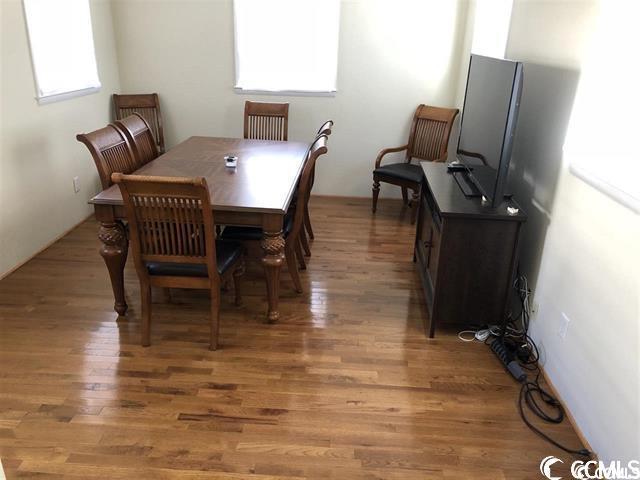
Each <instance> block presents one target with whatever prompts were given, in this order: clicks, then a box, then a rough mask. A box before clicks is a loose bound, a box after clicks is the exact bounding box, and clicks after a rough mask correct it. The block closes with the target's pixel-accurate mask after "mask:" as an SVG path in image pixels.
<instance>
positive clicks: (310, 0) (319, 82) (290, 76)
mask: <svg viewBox="0 0 640 480" xmlns="http://www.w3.org/2000/svg"><path fill="white" fill-rule="evenodd" d="M234 14H235V36H236V45H235V46H236V88H238V89H241V90H249V91H251V90H258V91H272V92H287V91H292V92H334V91H335V90H336V76H337V68H338V34H339V27H340V0H234Z"/></svg>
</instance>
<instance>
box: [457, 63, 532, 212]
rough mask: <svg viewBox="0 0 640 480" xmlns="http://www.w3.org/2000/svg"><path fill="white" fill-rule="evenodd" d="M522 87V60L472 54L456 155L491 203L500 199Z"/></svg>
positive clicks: (480, 192) (495, 203)
mask: <svg viewBox="0 0 640 480" xmlns="http://www.w3.org/2000/svg"><path fill="white" fill-rule="evenodd" d="M521 91H522V64H521V63H519V62H513V61H511V60H502V59H497V58H490V57H484V56H481V55H471V61H470V63H469V74H468V76H467V89H466V92H465V97H464V107H463V110H462V120H461V122H460V136H459V137H458V148H457V155H458V159H459V160H460V161H461V162H462V163H464V164H465V165H467V166H468V167H469V178H470V180H471V181H472V182H473V183H474V184H475V186H476V187H477V189H478V193H479V194H481V195H484V196H485V197H486V198H487V199H488V200H489V201H491V203H492V205H493V206H498V205H499V204H500V203H502V200H503V195H504V185H505V183H506V180H507V173H508V169H509V160H510V158H511V149H512V141H513V136H514V135H515V128H516V121H517V117H518V107H519V103H520V94H521Z"/></svg>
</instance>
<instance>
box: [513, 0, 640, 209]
mask: <svg viewBox="0 0 640 480" xmlns="http://www.w3.org/2000/svg"><path fill="white" fill-rule="evenodd" d="M599 6H600V11H599V16H598V20H597V24H596V26H595V29H594V33H593V36H592V38H591V44H590V48H589V50H588V52H587V56H586V59H585V61H584V63H583V66H582V74H581V76H580V83H579V85H578V91H577V93H576V99H575V102H574V106H573V111H572V112H571V120H570V122H569V129H568V132H567V138H566V140H565V145H564V154H565V158H566V159H567V162H568V163H569V167H570V171H571V172H572V173H573V174H574V175H576V176H577V177H579V178H581V179H582V180H584V181H585V182H587V183H589V184H590V185H592V186H593V187H595V188H597V189H598V190H600V191H601V192H603V193H605V194H606V195H608V196H610V197H611V198H613V199H614V200H616V201H618V202H619V203H621V204H623V205H625V206H627V207H628V208H630V209H632V210H633V211H635V212H636V213H640V156H639V155H638V148H637V146H636V139H637V137H638V112H640V92H639V91H638V74H639V72H640V70H639V69H638V65H637V63H638V62H637V60H636V58H637V55H638V52H637V50H638V45H640V30H639V29H638V27H637V25H636V23H637V19H638V16H640V4H639V3H637V2H621V3H620V2H609V1H601V2H600V5H599ZM525 68H526V67H525Z"/></svg>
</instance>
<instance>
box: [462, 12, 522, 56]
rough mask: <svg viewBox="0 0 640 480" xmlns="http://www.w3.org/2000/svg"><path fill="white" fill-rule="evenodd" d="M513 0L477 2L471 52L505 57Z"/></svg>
mask: <svg viewBox="0 0 640 480" xmlns="http://www.w3.org/2000/svg"><path fill="white" fill-rule="evenodd" d="M512 8H513V0H478V1H477V2H476V4H475V9H476V10H475V18H474V22H473V41H472V45H471V53H477V54H478V55H485V56H487V57H495V58H504V55H505V51H506V48H507V39H508V37H509V26H510V25H511V10H512Z"/></svg>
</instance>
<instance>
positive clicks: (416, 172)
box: [373, 163, 422, 183]
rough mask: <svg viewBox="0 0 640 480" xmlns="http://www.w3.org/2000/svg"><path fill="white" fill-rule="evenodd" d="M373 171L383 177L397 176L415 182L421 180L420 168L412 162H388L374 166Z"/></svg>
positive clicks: (399, 178)
mask: <svg viewBox="0 0 640 480" xmlns="http://www.w3.org/2000/svg"><path fill="white" fill-rule="evenodd" d="M373 173H374V174H376V175H380V176H384V177H389V178H397V179H398V180H408V181H410V182H415V183H420V182H422V168H421V167H420V165H414V164H413V163H390V164H388V165H383V166H382V167H379V168H376V169H375V170H374V171H373Z"/></svg>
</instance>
